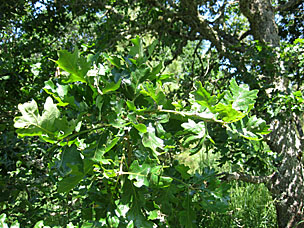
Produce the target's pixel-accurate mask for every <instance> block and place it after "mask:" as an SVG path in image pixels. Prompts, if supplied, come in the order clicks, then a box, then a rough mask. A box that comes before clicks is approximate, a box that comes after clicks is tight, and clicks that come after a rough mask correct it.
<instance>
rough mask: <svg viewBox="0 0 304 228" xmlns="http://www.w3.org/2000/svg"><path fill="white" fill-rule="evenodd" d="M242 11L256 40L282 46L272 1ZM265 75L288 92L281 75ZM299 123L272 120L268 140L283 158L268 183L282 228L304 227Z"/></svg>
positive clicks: (243, 4) (283, 117)
mask: <svg viewBox="0 0 304 228" xmlns="http://www.w3.org/2000/svg"><path fill="white" fill-rule="evenodd" d="M240 10H241V12H242V13H243V14H244V15H245V16H246V17H247V19H248V21H249V23H250V28H251V34H252V35H253V37H254V39H255V40H259V41H260V42H261V43H264V44H268V45H271V46H273V47H277V46H279V41H280V39H279V35H278V29H277V25H276V23H275V19H274V18H275V9H274V8H273V7H272V5H271V1H270V0H249V1H248V0H240ZM266 61H267V60H266ZM268 61H273V60H268ZM265 75H266V76H267V75H268V77H269V78H268V79H269V82H272V83H273V84H274V85H275V89H277V90H280V91H282V90H284V84H285V85H286V83H283V78H282V77H281V74H280V73H274V74H272V75H270V74H269V72H265ZM285 89H286V88H285ZM269 95H270V96H271V94H269ZM297 120H298V118H296V116H293V115H290V114H287V113H281V114H280V117H277V118H276V119H273V120H272V122H271V126H272V133H271V134H269V135H268V137H267V143H268V145H269V146H270V148H271V149H272V150H273V151H274V152H277V153H278V154H279V155H281V156H282V161H281V164H280V166H279V167H278V170H277V172H276V173H275V174H274V175H273V176H272V178H271V179H270V181H269V182H268V183H267V187H268V189H269V191H270V192H271V194H272V196H273V199H275V206H276V211H277V221H278V226H279V228H286V227H287V228H291V227H304V207H303V204H304V178H303V173H304V172H303V171H304V169H303V164H302V162H301V161H300V159H297V156H298V155H299V154H300V153H301V152H302V149H303V145H301V144H302V143H301V138H300V137H301V136H300V137H299V135H298V134H297V132H296V126H298V125H299V124H300V123H299V122H298V121H297ZM301 221H303V223H300V222H301Z"/></svg>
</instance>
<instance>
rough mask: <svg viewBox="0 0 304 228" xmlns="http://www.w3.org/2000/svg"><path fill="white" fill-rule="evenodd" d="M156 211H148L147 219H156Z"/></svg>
mask: <svg viewBox="0 0 304 228" xmlns="http://www.w3.org/2000/svg"><path fill="white" fill-rule="evenodd" d="M158 212H159V211H158V210H154V211H150V212H149V216H148V219H149V220H154V219H157V218H158Z"/></svg>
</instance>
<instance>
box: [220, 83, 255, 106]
mask: <svg viewBox="0 0 304 228" xmlns="http://www.w3.org/2000/svg"><path fill="white" fill-rule="evenodd" d="M229 88H230V91H231V93H230V92H227V93H226V95H225V100H226V101H227V102H228V104H230V103H232V108H233V109H235V110H238V111H245V112H247V111H249V110H250V109H251V108H252V107H253V105H254V103H255V100H256V98H257V94H258V92H259V91H258V90H256V89H255V90H249V87H248V85H245V84H243V85H240V86H238V84H237V83H236V81H235V79H232V80H231V82H230V86H229Z"/></svg>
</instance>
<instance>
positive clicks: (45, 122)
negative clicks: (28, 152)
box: [14, 97, 60, 139]
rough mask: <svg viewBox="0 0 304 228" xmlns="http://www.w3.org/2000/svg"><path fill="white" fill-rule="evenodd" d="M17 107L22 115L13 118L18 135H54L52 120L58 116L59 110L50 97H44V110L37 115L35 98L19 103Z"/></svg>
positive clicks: (54, 128)
mask: <svg viewBox="0 0 304 228" xmlns="http://www.w3.org/2000/svg"><path fill="white" fill-rule="evenodd" d="M18 109H19V110H20V112H21V114H22V116H17V117H15V119H14V122H15V124H14V127H15V128H18V129H17V133H18V135H19V136H21V137H24V136H43V135H44V136H46V135H47V136H48V137H49V138H50V139H52V137H53V136H54V132H55V131H56V130H57V129H56V127H55V126H54V122H55V120H56V119H58V118H59V115H60V112H59V110H58V109H57V107H56V105H55V104H54V103H53V100H52V98H51V97H48V98H47V99H46V102H45V104H44V111H43V112H42V115H41V116H40V115H39V111H38V106H37V103H36V101H35V100H32V101H31V102H27V103H25V104H19V105H18Z"/></svg>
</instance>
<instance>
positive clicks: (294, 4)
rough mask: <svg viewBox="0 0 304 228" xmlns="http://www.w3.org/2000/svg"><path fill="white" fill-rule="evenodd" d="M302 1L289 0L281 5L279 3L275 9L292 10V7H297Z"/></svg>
mask: <svg viewBox="0 0 304 228" xmlns="http://www.w3.org/2000/svg"><path fill="white" fill-rule="evenodd" d="M301 3H303V0H290V1H288V2H287V3H285V4H283V5H279V6H277V7H276V8H275V11H286V10H292V9H293V8H294V7H297V6H298V5H299V4H301Z"/></svg>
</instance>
